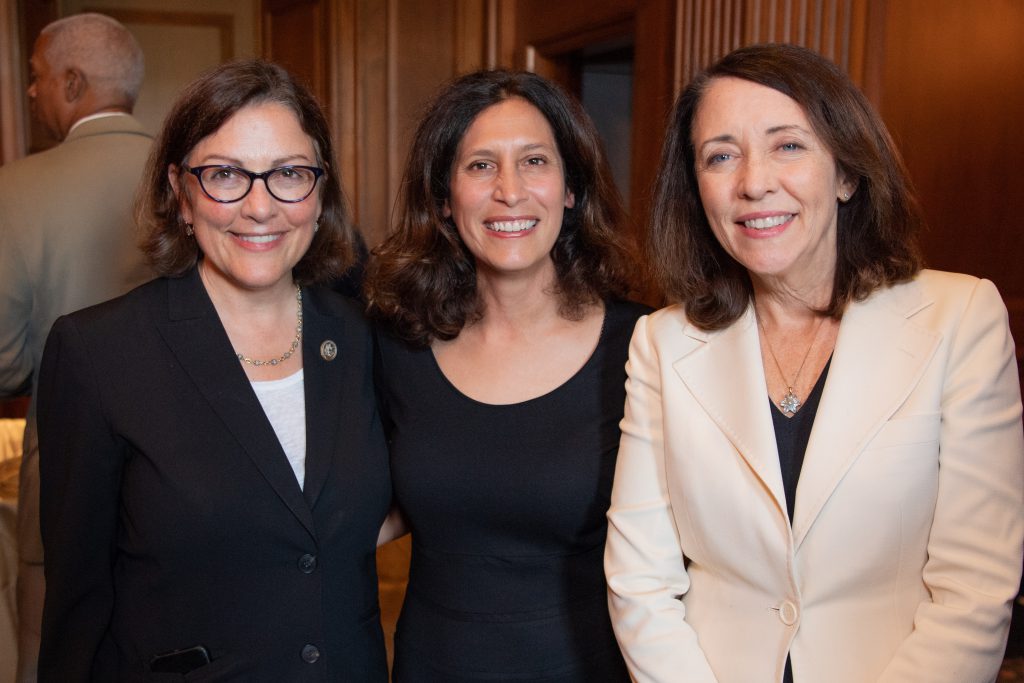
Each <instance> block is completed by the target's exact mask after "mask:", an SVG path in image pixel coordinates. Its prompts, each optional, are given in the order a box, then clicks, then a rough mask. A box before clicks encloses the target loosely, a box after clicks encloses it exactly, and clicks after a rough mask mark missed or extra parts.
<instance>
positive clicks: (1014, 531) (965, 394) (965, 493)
mask: <svg viewBox="0 0 1024 683" xmlns="http://www.w3.org/2000/svg"><path fill="white" fill-rule="evenodd" d="M952 334H953V337H952V340H951V347H950V353H949V355H948V357H947V359H946V361H947V367H946V370H945V377H944V384H943V391H942V399H941V414H942V416H941V426H940V432H939V485H938V498H937V502H936V505H935V515H934V519H933V523H932V527H931V531H930V534H929V538H928V559H927V562H926V564H925V566H924V572H923V579H924V582H925V584H926V586H927V588H928V591H929V593H930V596H931V597H930V600H927V601H925V602H922V603H921V604H920V605H919V606H918V608H917V611H916V613H915V616H914V630H913V632H912V634H911V635H910V636H909V637H908V638H907V639H906V640H905V641H904V642H903V643H902V644H901V645H900V647H899V648H898V650H897V651H896V653H895V655H894V657H893V658H892V660H891V661H890V663H889V665H888V667H887V668H886V669H885V671H884V672H883V674H882V676H881V678H880V681H881V682H882V683H896V682H897V681H911V680H914V681H933V682H935V683H940V682H947V683H962V682H963V681H992V680H995V678H996V677H997V675H998V671H999V666H1000V663H1001V661H1002V656H1003V650H1004V648H1005V645H1006V636H1007V632H1008V629H1009V622H1010V613H1011V608H1012V601H1013V599H1014V598H1015V597H1016V595H1017V591H1018V588H1019V585H1020V575H1021V556H1022V547H1024V546H1022V542H1024V541H1022V539H1024V500H1022V498H1024V432H1022V429H1021V401H1020V386H1019V380H1018V376H1017V367H1016V363H1015V360H1014V344H1013V340H1012V339H1011V337H1010V331H1009V326H1008V322H1007V315H1006V308H1005V306H1004V305H1003V303H1002V300H1001V299H1000V298H999V294H998V292H997V291H996V288H995V286H994V285H993V284H992V283H991V282H989V281H987V280H979V281H977V285H976V287H975V289H974V291H973V293H972V295H971V297H970V299H969V301H968V303H967V306H966V308H965V310H964V312H963V314H962V317H961V319H960V323H959V325H958V326H957V328H956V329H955V330H953V332H952Z"/></svg>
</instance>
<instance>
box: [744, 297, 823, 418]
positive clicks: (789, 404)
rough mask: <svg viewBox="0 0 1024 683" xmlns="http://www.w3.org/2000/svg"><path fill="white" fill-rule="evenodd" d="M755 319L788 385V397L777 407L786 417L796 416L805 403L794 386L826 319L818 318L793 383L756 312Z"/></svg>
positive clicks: (780, 375)
mask: <svg viewBox="0 0 1024 683" xmlns="http://www.w3.org/2000/svg"><path fill="white" fill-rule="evenodd" d="M754 317H755V318H757V324H758V325H759V326H760V328H761V332H762V334H764V344H765V346H767V347H768V355H770V356H771V357H772V360H773V361H774V362H775V369H776V370H778V371H779V377H781V378H782V381H783V382H785V383H786V384H787V386H786V395H785V396H783V397H782V400H781V401H779V402H778V403H777V404H776V405H778V406H779V410H781V411H782V412H783V413H784V414H786V415H795V414H796V411H798V410H800V406H802V405H803V401H801V400H800V399H799V398H797V395H796V392H794V391H793V385H794V384H796V382H797V380H798V379H800V373H801V372H802V371H803V369H804V365H805V364H806V363H807V358H808V357H809V356H810V355H811V349H813V348H814V342H816V341H818V332H820V331H821V324H822V323H823V322H825V318H824V317H819V318H818V325H817V326H816V327H815V328H814V336H813V337H811V343H810V344H808V346H807V351H806V352H805V353H804V359H803V360H802V361H800V367H798V368H797V369H796V374H795V375H794V376H793V381H789V380H788V379H786V375H785V374H784V373H783V372H782V366H781V365H779V359H778V358H776V357H775V351H774V350H773V349H772V342H771V340H770V339H768V332H767V330H765V329H764V322H763V321H762V320H761V316H759V315H757V312H756V311H755V312H754Z"/></svg>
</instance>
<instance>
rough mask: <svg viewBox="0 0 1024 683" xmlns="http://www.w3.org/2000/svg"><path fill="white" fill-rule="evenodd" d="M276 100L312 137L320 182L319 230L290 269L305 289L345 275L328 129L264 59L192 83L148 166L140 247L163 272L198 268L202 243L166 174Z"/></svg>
mask: <svg viewBox="0 0 1024 683" xmlns="http://www.w3.org/2000/svg"><path fill="white" fill-rule="evenodd" d="M269 102H274V103H277V104H281V105H284V106H285V107H288V108H289V109H291V110H292V111H293V112H294V113H295V116H296V118H297V119H298V121H299V125H300V126H301V127H302V130H303V131H304V132H305V133H306V135H308V136H309V137H310V138H311V139H312V140H313V146H314V148H315V150H316V154H317V163H318V164H319V165H320V166H321V167H322V168H323V169H324V175H323V177H322V178H321V180H320V183H321V185H320V188H319V192H320V199H321V206H322V211H321V214H320V218H319V225H320V229H319V230H317V231H316V233H315V234H314V235H313V242H312V244H310V247H309V249H308V250H307V251H306V253H305V254H304V255H303V257H302V258H301V259H300V260H299V262H298V263H297V264H296V265H295V267H294V268H293V269H292V273H293V277H294V278H295V281H296V282H297V283H298V284H300V285H308V284H314V283H324V282H327V281H329V280H330V279H331V278H333V277H336V276H338V275H340V274H341V273H342V272H343V271H344V270H345V268H346V267H347V266H348V265H349V264H350V263H351V262H352V260H353V255H354V252H353V247H352V245H353V240H354V239H355V236H354V232H353V228H352V226H351V223H350V222H349V220H348V211H347V209H346V207H345V200H344V196H343V195H342V192H341V182H340V179H339V173H338V164H337V162H336V161H335V156H334V145H333V143H332V142H331V134H330V128H329V127H328V125H327V119H326V118H325V117H324V114H323V111H322V110H321V109H320V105H319V104H318V103H317V101H316V98H315V97H313V95H312V94H311V93H310V92H309V90H308V89H306V87H305V86H303V85H302V84H300V83H299V82H298V81H296V80H295V78H294V77H293V76H292V75H291V74H289V73H288V72H287V71H286V70H285V69H283V68H282V67H280V66H278V65H276V64H272V63H270V62H265V61H262V60H256V59H253V60H243V61H236V62H230V63H227V64H223V65H221V66H219V67H217V68H215V69H213V70H212V71H209V72H207V73H206V74H204V75H202V76H200V77H199V78H198V79H197V80H195V81H193V82H192V83H191V84H190V85H189V86H188V87H186V88H185V90H184V92H182V93H181V95H180V96H179V97H178V100H177V101H176V102H175V104H174V106H173V107H172V108H171V112H170V114H168V115H167V118H166V119H165V120H164V125H163V129H162V130H161V132H160V135H159V136H158V138H157V141H156V145H155V147H154V149H153V152H152V154H151V155H150V158H149V164H148V166H147V167H146V175H145V177H144V182H143V185H142V186H141V187H140V188H139V196H138V199H137V201H136V207H135V214H136V220H137V221H138V223H139V225H140V226H141V227H142V230H143V233H144V237H143V242H142V249H143V251H144V252H145V254H146V256H147V257H148V258H149V260H150V263H152V264H153V267H154V269H155V270H156V272H157V273H158V274H160V275H166V276H172V277H173V276H178V275H181V274H183V273H184V272H185V271H187V270H188V269H189V268H191V267H192V266H194V265H195V263H196V262H197V260H198V259H199V257H200V255H201V254H200V249H199V245H198V244H197V243H196V240H195V239H194V238H193V237H190V236H189V235H188V234H187V233H186V227H185V222H184V219H183V218H182V216H181V210H180V200H179V199H178V198H177V197H176V196H175V194H174V189H173V187H172V186H171V182H170V179H169V177H168V175H167V170H168V168H170V166H171V165H172V164H174V165H178V166H180V165H182V164H184V163H185V160H186V158H187V157H188V155H189V153H190V152H191V151H192V150H193V149H194V148H195V146H196V145H197V144H199V142H200V141H201V140H202V139H203V138H205V137H207V136H208V135H212V134H213V133H215V132H217V130H219V129H220V127H221V126H222V125H224V123H225V122H226V121H227V120H228V119H229V118H231V117H232V116H234V114H235V113H236V112H238V111H239V110H240V109H243V108H244V107H247V106H249V105H253V104H264V103H269Z"/></svg>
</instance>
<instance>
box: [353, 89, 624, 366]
mask: <svg viewBox="0 0 1024 683" xmlns="http://www.w3.org/2000/svg"><path fill="white" fill-rule="evenodd" d="M515 97H518V98H522V99H524V100H526V101H527V102H529V103H530V104H532V105H533V106H535V107H536V108H537V109H538V110H539V111H540V112H541V114H543V115H544V118H545V119H547V121H548V123H549V124H551V128H552V130H553V131H554V137H555V142H556V144H557V145H558V152H559V154H560V155H561V157H562V160H563V162H564V168H565V182H566V186H567V188H568V189H569V190H570V191H571V192H572V193H573V195H574V196H575V206H574V208H572V209H566V210H565V214H564V218H563V220H562V227H561V230H560V232H559V235H558V238H557V240H556V241H555V245H554V247H553V248H552V251H551V258H552V260H553V261H554V265H555V273H556V280H557V281H556V293H557V295H558V297H559V302H560V311H561V314H562V315H563V316H564V317H566V318H568V319H577V318H579V317H580V316H581V315H582V313H583V308H584V307H585V306H586V305H587V304H591V303H594V302H596V301H599V300H602V299H608V298H621V297H625V296H626V295H628V293H629V291H630V278H631V277H634V276H635V275H636V273H637V270H636V265H635V263H636V260H635V258H634V254H633V252H632V249H631V247H630V242H629V241H628V239H627V238H626V236H625V235H624V231H625V227H626V226H625V219H624V213H623V210H622V204H621V200H620V198H619V193H618V191H617V190H616V189H615V185H614V184H613V181H612V177H611V172H610V171H609V169H608V164H607V161H606V160H605V155H604V150H603V148H602V147H601V143H600V141H599V138H598V135H597V132H596V131H595V130H594V126H593V124H592V123H591V121H590V119H589V118H588V117H587V115H586V114H585V113H584V112H583V109H582V108H581V107H580V105H579V104H578V103H577V102H576V101H575V100H574V99H573V98H571V97H570V96H569V95H567V94H566V93H565V92H564V91H563V90H562V89H561V88H559V87H558V86H556V85H555V84H554V83H551V82H550V81H548V80H545V79H544V78H541V77H540V76H537V75H536V74H532V73H528V72H520V71H500V70H498V71H478V72H475V73H471V74H468V75H465V76H462V77H460V78H456V79H455V80H453V81H451V82H449V83H448V84H447V85H445V86H444V87H443V88H442V89H441V90H440V92H439V94H437V95H436V97H435V99H434V100H433V102H432V103H431V104H430V105H429V107H428V109H427V111H426V113H425V115H424V116H423V118H422V120H421V121H420V123H419V126H418V128H417V130H416V134H415V136H414V138H413V141H412V148H411V150H410V153H409V159H408V163H407V165H406V169H405V176H404V180H403V183H402V189H401V194H400V196H399V201H398V205H397V221H396V225H395V228H394V231H393V232H392V234H391V235H390V236H389V237H388V238H387V239H386V240H385V241H384V242H383V243H382V244H381V245H380V246H379V247H378V248H377V249H376V250H375V251H374V254H373V257H372V258H371V261H370V265H369V268H368V272H367V281H366V297H367V305H368V311H369V313H370V315H371V316H373V317H374V318H376V319H378V320H381V321H383V322H385V323H386V324H387V325H388V326H389V327H390V328H392V330H393V332H394V333H395V334H397V335H398V336H399V337H401V338H403V339H405V340H406V341H408V342H411V343H413V344H416V345H421V346H422V345H427V344H429V343H430V342H431V341H433V340H434V339H442V340H447V339H454V338H455V337H457V336H458V335H459V333H460V332H461V331H462V328H463V327H464V326H466V325H467V324H470V323H473V322H475V321H477V320H479V319H480V318H481V316H482V315H483V310H482V302H481V301H480V297H479V296H478V293H477V281H476V264H475V261H474V259H473V256H472V254H471V253H470V252H469V250H468V248H467V247H466V245H465V244H464V243H463V241H462V239H461V237H459V233H458V230H457V229H456V227H455V223H454V222H453V221H452V219H451V218H446V217H445V216H444V205H445V201H446V200H447V199H448V197H449V183H450V179H451V171H452V165H453V164H454V162H455V157H456V154H457V153H458V148H459V144H460V143H461V141H462V138H463V136H464V135H465V134H466V130H467V129H468V128H469V126H470V124H471V123H472V122H473V120H474V119H475V118H476V117H477V116H478V115H479V114H480V112H482V111H483V110H484V109H487V108H488V107H490V106H493V105H495V104H498V103H499V102H503V101H505V100H508V99H511V98H515Z"/></svg>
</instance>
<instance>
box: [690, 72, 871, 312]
mask: <svg viewBox="0 0 1024 683" xmlns="http://www.w3.org/2000/svg"><path fill="white" fill-rule="evenodd" d="M692 134H693V146H694V150H695V158H696V169H695V170H696V174H697V184H698V187H699V189H700V198H701V203H702V204H703V207H704V211H705V213H706V214H707V219H708V223H709V224H710V225H711V230H712V231H713V232H714V234H715V237H716V238H717V239H718V242H719V243H720V244H721V245H722V247H723V248H724V249H725V250H726V251H727V252H728V253H729V255H730V256H732V257H733V258H734V259H736V260H737V261H738V262H739V263H740V264H742V265H743V266H744V267H745V268H746V269H747V270H748V271H749V272H750V274H751V276H752V277H753V278H754V280H755V283H756V282H757V281H759V280H760V281H761V283H762V284H764V283H769V285H770V286H771V283H773V282H784V283H785V287H786V288H787V289H796V290H801V291H806V292H818V293H820V292H821V291H822V290H825V294H826V296H827V294H828V293H830V292H831V287H832V276H833V273H834V270H835V263H836V221H837V216H838V202H839V200H841V199H842V198H843V197H844V195H845V194H846V193H850V194H852V192H853V187H852V185H851V184H850V183H847V182H845V181H844V179H843V178H842V177H841V176H840V174H839V171H838V169H837V166H836V162H835V159H834V158H833V156H832V154H831V153H830V152H829V151H828V149H826V148H825V146H824V145H823V143H822V142H821V140H820V139H819V138H818V136H817V135H816V134H815V132H814V130H813V129H812V128H811V124H810V122H809V121H808V119H807V116H806V114H805V113H804V111H803V109H802V108H801V107H800V105H798V104H797V103H796V102H795V101H794V100H793V99H791V98H790V97H788V96H786V95H784V94H782V93H781V92H779V91H777V90H774V89H772V88H768V87H766V86H763V85H760V84H757V83H753V82H751V81H746V80H742V79H738V78H716V79H714V80H712V81H711V83H710V84H709V85H708V88H707V90H706V91H705V93H704V95H703V97H702V99H701V102H700V105H699V106H698V108H697V112H696V116H695V117H694V122H693V132H692Z"/></svg>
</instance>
